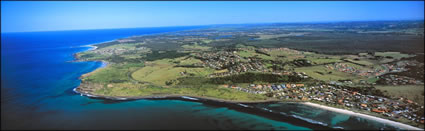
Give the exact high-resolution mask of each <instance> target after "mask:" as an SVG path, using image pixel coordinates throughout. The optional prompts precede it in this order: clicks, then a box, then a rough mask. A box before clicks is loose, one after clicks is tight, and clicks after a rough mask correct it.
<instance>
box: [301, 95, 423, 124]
mask: <svg viewBox="0 0 425 131" xmlns="http://www.w3.org/2000/svg"><path fill="white" fill-rule="evenodd" d="M302 104H304V105H308V106H312V107H317V108H321V109H325V110H329V111H333V112H338V113H344V114H347V115H352V116H356V117H361V118H365V119H369V120H374V121H379V122H381V123H385V124H388V125H392V126H395V127H399V128H401V129H405V130H424V129H421V128H418V127H413V126H411V125H406V124H403V123H400V122H395V121H392V120H387V119H383V118H379V117H375V116H370V115H366V114H361V113H356V112H353V111H349V110H344V109H339V108H334V107H329V106H324V105H320V104H316V103H311V102H304V103H302Z"/></svg>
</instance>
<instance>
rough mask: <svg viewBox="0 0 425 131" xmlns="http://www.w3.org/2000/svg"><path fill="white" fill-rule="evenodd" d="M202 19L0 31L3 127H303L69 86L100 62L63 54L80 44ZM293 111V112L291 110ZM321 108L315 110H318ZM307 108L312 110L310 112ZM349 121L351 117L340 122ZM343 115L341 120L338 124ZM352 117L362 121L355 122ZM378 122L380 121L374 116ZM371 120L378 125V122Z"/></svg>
mask: <svg viewBox="0 0 425 131" xmlns="http://www.w3.org/2000/svg"><path fill="white" fill-rule="evenodd" d="M194 28H201V27H163V28H139V29H111V30H84V31H56V32H31V33H2V34H1V36H2V37H1V38H2V39H1V128H2V129H277V130H279V129H308V128H306V127H302V126H296V125H292V124H289V123H285V122H280V121H275V120H271V119H267V118H264V117H260V116H256V115H252V114H247V113H243V112H239V111H236V110H232V109H229V108H227V107H217V106H209V105H207V104H204V103H200V102H190V101H181V100H135V101H126V102H116V101H105V100H100V99H91V98H88V97H85V96H80V95H79V94H76V93H74V92H73V91H72V89H73V88H75V87H77V86H78V85H79V84H80V80H79V79H78V77H79V76H81V75H82V74H84V73H87V72H90V71H93V70H95V69H96V68H98V67H100V66H101V63H100V62H69V61H71V60H73V59H74V58H73V56H72V55H73V54H74V53H76V52H80V51H84V50H87V49H88V47H83V45H88V44H94V43H99V42H104V41H110V40H114V39H118V38H122V37H128V36H133V35H146V34H153V33H162V32H172V31H179V30H186V29H194ZM258 106H259V107H267V108H276V109H275V110H279V111H283V112H288V113H294V112H295V113H298V115H299V116H305V117H310V118H312V119H316V120H319V121H323V122H330V123H334V124H333V125H335V126H343V127H344V126H345V127H346V128H347V129H356V128H355V127H358V125H357V126H356V121H355V120H351V119H348V118H350V117H349V116H346V115H343V114H335V113H332V112H325V111H323V110H320V109H315V110H314V112H316V114H315V115H312V114H311V110H310V111H307V110H305V109H306V108H307V109H310V107H305V106H304V107H303V106H301V105H294V104H286V105H285V104H283V105H279V104H278V105H258ZM291 111H292V112H291ZM321 112H325V113H327V114H322V115H321V116H318V115H317V113H319V114H321ZM313 114H314V113H313ZM346 121H349V122H350V123H348V124H347V123H346ZM344 122H345V124H344ZM357 124H363V123H362V122H357ZM377 125H378V126H379V123H378V124H377ZM371 128H375V129H378V127H373V126H371Z"/></svg>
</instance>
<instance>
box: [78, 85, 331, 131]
mask: <svg viewBox="0 0 425 131" xmlns="http://www.w3.org/2000/svg"><path fill="white" fill-rule="evenodd" d="M73 91H74V92H76V93H79V94H80V95H81V96H87V97H89V98H92V99H101V100H105V101H107V102H108V101H109V102H125V101H133V100H181V101H190V102H199V103H202V104H206V105H209V106H214V107H225V108H228V109H232V110H236V111H239V112H244V113H248V114H251V115H257V116H261V117H265V118H268V119H272V120H276V121H281V122H286V123H289V124H293V125H297V126H302V127H307V128H311V129H315V130H335V129H336V128H332V127H328V126H326V125H323V124H318V123H312V122H309V121H306V120H303V119H299V118H296V117H293V116H288V115H283V114H282V113H280V112H273V111H272V110H269V109H266V108H263V109H261V108H256V107H254V106H252V105H251V104H257V103H266V104H273V103H278V102H281V101H274V100H265V101H255V102H252V101H232V100H221V99H216V98H210V97H196V96H188V95H156V96H143V97H111V96H100V95H92V94H90V93H84V92H80V91H79V89H78V88H74V90H73Z"/></svg>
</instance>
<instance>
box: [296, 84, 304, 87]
mask: <svg viewBox="0 0 425 131" xmlns="http://www.w3.org/2000/svg"><path fill="white" fill-rule="evenodd" d="M295 86H297V87H303V86H304V84H295Z"/></svg>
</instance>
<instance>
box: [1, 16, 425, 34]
mask: <svg viewBox="0 0 425 131" xmlns="http://www.w3.org/2000/svg"><path fill="white" fill-rule="evenodd" d="M379 21H382V22H384V21H424V19H405V20H331V21H300V22H255V23H235V24H204V25H174V26H172V25H170V26H147V27H124V28H98V29H68V30H67V29H65V30H45V31H12V32H1V33H2V34H3V33H36V32H60V31H87V30H117V29H137V28H166V27H191V26H221V25H254V24H297V23H300V24H301V23H309V24H313V23H339V22H379Z"/></svg>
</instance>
